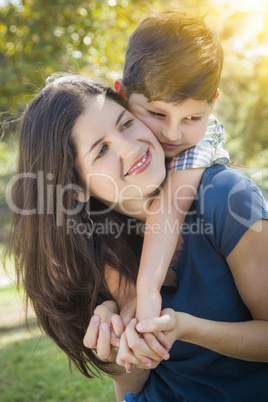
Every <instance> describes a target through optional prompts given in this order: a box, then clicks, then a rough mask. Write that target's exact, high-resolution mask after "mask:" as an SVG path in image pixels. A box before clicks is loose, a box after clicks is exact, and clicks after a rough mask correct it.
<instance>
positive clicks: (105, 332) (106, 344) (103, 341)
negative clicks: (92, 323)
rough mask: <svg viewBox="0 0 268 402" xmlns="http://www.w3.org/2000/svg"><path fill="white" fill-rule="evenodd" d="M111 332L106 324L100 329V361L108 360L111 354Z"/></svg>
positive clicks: (98, 351) (98, 343) (98, 341)
mask: <svg viewBox="0 0 268 402" xmlns="http://www.w3.org/2000/svg"><path fill="white" fill-rule="evenodd" d="M110 342H111V331H110V327H109V325H108V324H107V323H106V322H103V323H102V324H101V325H100V327H99V337H98V340H97V353H98V356H99V358H100V359H108V357H109V356H110V354H111V343H110Z"/></svg>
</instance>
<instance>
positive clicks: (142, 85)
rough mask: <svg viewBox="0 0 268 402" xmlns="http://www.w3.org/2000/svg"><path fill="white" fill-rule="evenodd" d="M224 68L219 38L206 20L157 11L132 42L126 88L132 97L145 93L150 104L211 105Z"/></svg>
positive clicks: (139, 28)
mask: <svg viewBox="0 0 268 402" xmlns="http://www.w3.org/2000/svg"><path fill="white" fill-rule="evenodd" d="M222 64H223V51H222V47H221V43H220V40H219V37H218V35H217V33H216V32H214V31H213V30H212V29H210V28H209V27H208V26H207V25H206V23H205V22H204V20H203V19H202V18H197V17H194V16H192V15H191V14H189V13H186V12H182V11H174V10H172V11H163V12H156V13H154V14H153V15H150V16H148V17H146V18H145V19H144V20H142V21H141V23H140V24H139V25H138V27H137V28H136V29H135V31H134V32H133V33H132V35H131V37H130V40H129V43H128V46H127V51H126V58H125V65H124V73H123V84H124V86H125V88H126V91H127V95H128V96H130V95H131V94H132V93H141V94H143V95H144V96H146V97H147V98H148V99H149V100H151V101H154V100H161V101H164V102H172V103H181V102H183V101H185V100H186V99H188V98H192V99H195V100H207V101H208V102H212V101H213V99H214V97H215V95H216V92H217V88H218V85H219V82H220V76H221V70H222Z"/></svg>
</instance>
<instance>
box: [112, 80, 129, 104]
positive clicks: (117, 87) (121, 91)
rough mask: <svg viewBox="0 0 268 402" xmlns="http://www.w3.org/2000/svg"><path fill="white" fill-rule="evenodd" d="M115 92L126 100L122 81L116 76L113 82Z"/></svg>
mask: <svg viewBox="0 0 268 402" xmlns="http://www.w3.org/2000/svg"><path fill="white" fill-rule="evenodd" d="M114 88H115V92H116V93H118V94H119V95H121V96H122V98H124V99H126V100H127V91H126V88H125V87H124V85H123V83H122V79H121V78H118V79H117V80H116V81H115V83H114Z"/></svg>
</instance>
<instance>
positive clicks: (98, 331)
mask: <svg viewBox="0 0 268 402" xmlns="http://www.w3.org/2000/svg"><path fill="white" fill-rule="evenodd" d="M117 311H118V308H117V305H116V303H115V302H114V301H112V300H109V301H106V302H104V303H102V304H101V305H99V306H98V307H96V309H95V311H94V315H93V316H92V317H91V320H90V323H89V326H88V328H87V332H86V334H85V336H84V345H85V346H86V347H87V348H89V349H97V354H98V356H99V357H100V359H108V358H109V357H110V355H111V350H112V347H113V346H117V347H118V346H119V343H120V339H119V338H120V336H121V335H122V333H123V331H124V326H123V323H122V320H121V318H120V316H119V315H118V314H117Z"/></svg>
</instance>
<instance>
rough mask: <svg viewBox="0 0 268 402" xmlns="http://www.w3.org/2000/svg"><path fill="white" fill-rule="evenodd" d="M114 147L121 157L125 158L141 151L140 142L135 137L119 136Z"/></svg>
mask: <svg viewBox="0 0 268 402" xmlns="http://www.w3.org/2000/svg"><path fill="white" fill-rule="evenodd" d="M116 147H117V149H118V152H119V153H120V156H121V158H122V159H127V158H129V157H132V156H133V155H139V154H140V152H141V144H140V142H139V141H137V140H136V139H132V138H130V137H122V136H121V137H120V138H119V139H118V141H117V144H116Z"/></svg>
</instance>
